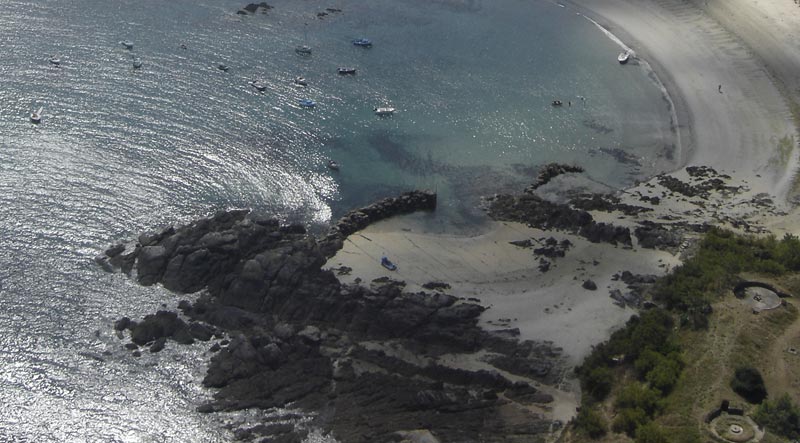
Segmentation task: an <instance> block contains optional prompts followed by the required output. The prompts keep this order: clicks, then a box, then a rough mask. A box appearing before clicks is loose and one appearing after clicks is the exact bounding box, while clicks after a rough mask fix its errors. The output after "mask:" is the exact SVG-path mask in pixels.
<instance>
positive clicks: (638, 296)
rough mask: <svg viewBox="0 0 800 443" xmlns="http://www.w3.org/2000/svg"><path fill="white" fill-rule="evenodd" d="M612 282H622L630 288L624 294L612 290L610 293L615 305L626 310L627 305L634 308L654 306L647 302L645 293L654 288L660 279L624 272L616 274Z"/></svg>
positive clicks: (617, 290)
mask: <svg viewBox="0 0 800 443" xmlns="http://www.w3.org/2000/svg"><path fill="white" fill-rule="evenodd" d="M611 279H612V280H614V281H617V280H621V281H622V282H623V283H625V285H626V286H627V287H628V290H627V291H625V292H624V293H623V292H622V291H620V290H619V289H612V290H611V291H610V293H609V295H610V297H611V298H612V299H613V300H614V304H616V305H617V306H619V307H621V308H624V307H625V306H626V305H627V306H630V307H633V308H650V307H651V306H652V304H651V303H650V302H647V301H645V292H646V291H647V290H648V289H649V288H650V287H652V286H653V284H654V283H655V282H656V280H657V279H658V277H656V276H655V275H642V274H633V273H632V272H630V271H623V272H622V273H621V274H614V275H613V276H612V277H611Z"/></svg>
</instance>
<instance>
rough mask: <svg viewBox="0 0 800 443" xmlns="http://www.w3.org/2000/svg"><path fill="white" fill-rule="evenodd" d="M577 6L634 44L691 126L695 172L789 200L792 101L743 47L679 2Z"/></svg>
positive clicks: (594, 1)
mask: <svg viewBox="0 0 800 443" xmlns="http://www.w3.org/2000/svg"><path fill="white" fill-rule="evenodd" d="M741 1H745V0H741ZM571 3H572V4H574V5H578V7H577V9H578V10H580V11H583V12H585V13H586V14H587V15H588V16H590V17H592V18H593V19H595V20H597V21H598V22H599V23H601V24H602V25H603V26H605V27H607V28H609V29H610V30H611V31H612V32H613V33H615V34H617V35H618V36H620V37H621V38H622V40H623V41H626V43H627V41H630V43H629V46H631V47H633V48H634V49H635V50H636V52H637V55H638V56H639V57H640V58H644V59H645V60H647V61H648V62H649V63H650V64H651V65H652V66H653V67H654V69H655V70H656V72H657V74H658V76H659V78H660V79H661V80H662V81H663V82H664V83H665V85H666V86H667V89H668V90H669V91H670V94H671V95H672V96H673V99H674V102H675V103H676V105H677V108H678V109H677V112H678V117H679V122H680V121H685V122H686V123H688V127H686V126H682V127H681V128H680V130H681V134H682V138H683V146H684V150H686V151H687V152H688V158H687V160H688V163H689V164H698V165H710V166H713V167H715V168H717V169H720V170H724V171H725V172H726V173H729V174H731V175H733V176H734V177H736V178H738V179H741V180H747V181H749V183H750V184H751V186H752V187H753V190H754V191H757V192H768V193H771V194H773V195H776V196H778V197H783V196H785V194H786V193H787V191H788V190H789V188H790V186H791V179H792V177H793V171H794V170H795V166H794V164H795V163H796V158H797V153H796V152H795V151H796V149H792V150H791V152H789V153H787V152H786V149H791V148H794V147H795V144H796V140H797V137H796V136H795V135H796V129H795V127H794V123H793V121H792V117H791V113H790V111H789V107H788V105H787V102H786V100H785V99H784V98H783V97H782V96H781V94H780V92H779V90H778V88H777V86H776V85H775V84H774V83H773V80H772V78H771V76H770V74H769V73H768V72H767V70H766V69H765V68H764V66H763V64H762V61H761V60H760V59H759V58H758V57H756V56H754V54H753V52H752V51H751V50H750V49H749V48H748V47H747V46H746V44H745V43H744V42H743V40H742V39H740V38H739V37H737V36H735V35H734V34H732V33H730V32H728V31H727V30H726V29H725V28H723V27H722V26H721V25H720V24H719V23H717V22H716V21H715V20H713V19H712V18H710V17H709V16H708V15H706V14H705V13H704V12H703V11H702V10H701V9H700V8H698V7H697V6H695V5H693V4H692V3H689V2H684V1H681V0H572V2H571ZM737 32H742V33H744V32H747V29H746V28H742V29H737ZM787 56H790V55H787ZM610 57H611V55H610ZM719 85H722V93H720V92H719V90H718V86H719ZM782 140H783V145H781V141H782ZM787 142H788V146H789V148H786V143H787ZM781 146H783V148H785V149H784V151H783V152H782V151H781V149H780V147H781ZM687 148H688V150H687ZM734 171H735V172H734ZM758 175H760V176H761V177H758Z"/></svg>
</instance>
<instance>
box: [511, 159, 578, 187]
mask: <svg viewBox="0 0 800 443" xmlns="http://www.w3.org/2000/svg"><path fill="white" fill-rule="evenodd" d="M583 171H584V169H583V168H582V167H580V166H576V165H562V164H559V163H548V164H546V165H544V166H542V167H541V169H539V175H538V176H537V177H536V181H534V182H533V183H531V184H530V186H528V187H527V188H525V191H524V192H525V193H528V194H532V193H533V191H535V190H536V189H537V188H539V187H541V186H544V185H546V184H547V183H549V182H550V180H552V179H554V178H555V177H558V176H559V175H562V174H569V173H580V172H583Z"/></svg>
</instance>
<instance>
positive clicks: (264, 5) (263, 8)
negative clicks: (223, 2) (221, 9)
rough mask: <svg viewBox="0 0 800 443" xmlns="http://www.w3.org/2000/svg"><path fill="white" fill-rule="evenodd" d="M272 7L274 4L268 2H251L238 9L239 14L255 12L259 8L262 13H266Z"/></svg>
mask: <svg viewBox="0 0 800 443" xmlns="http://www.w3.org/2000/svg"><path fill="white" fill-rule="evenodd" d="M270 9H272V6H271V5H269V4H267V2H261V3H249V4H248V5H247V6H245V7H244V8H242V9H240V10H239V11H237V14H239V15H246V14H255V13H256V12H258V11H259V10H261V13H262V14H266V13H267V11H269V10H270Z"/></svg>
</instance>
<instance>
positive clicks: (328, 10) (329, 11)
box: [317, 8, 342, 20]
mask: <svg viewBox="0 0 800 443" xmlns="http://www.w3.org/2000/svg"><path fill="white" fill-rule="evenodd" d="M337 12H342V10H341V9H339V8H325V10H324V11H320V12H317V18H318V19H320V20H322V19H323V18H325V16H327V15H328V14H336V13H337Z"/></svg>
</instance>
